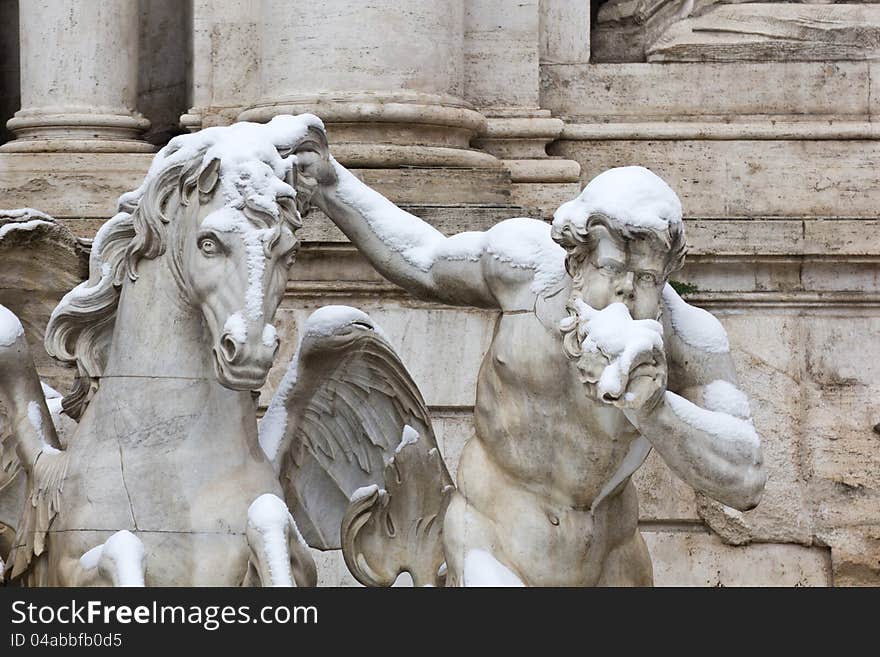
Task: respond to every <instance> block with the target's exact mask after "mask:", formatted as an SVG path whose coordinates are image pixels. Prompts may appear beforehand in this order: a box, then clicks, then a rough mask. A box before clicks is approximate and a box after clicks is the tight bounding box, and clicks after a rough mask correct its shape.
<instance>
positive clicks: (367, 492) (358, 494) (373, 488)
mask: <svg viewBox="0 0 880 657" xmlns="http://www.w3.org/2000/svg"><path fill="white" fill-rule="evenodd" d="M384 492H385V491H384V490H383V491H381V492H380V489H379V486H377V485H376V484H370V485H369V486H361V487H360V488H358V489H356V490H355V491H354V492H353V493H352V494H351V504H354V503H355V502H360V501H361V500H365V499H367V498H368V497H371V496H373V495H375V494H376V493H380V494H381V493H384Z"/></svg>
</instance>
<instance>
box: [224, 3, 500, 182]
mask: <svg viewBox="0 0 880 657" xmlns="http://www.w3.org/2000/svg"><path fill="white" fill-rule="evenodd" d="M463 16H464V0H447V1H445V2H424V1H423V0H369V1H365V0H324V1H323V2H320V3H306V2H289V1H287V0H263V1H262V4H261V20H262V25H261V58H260V100H259V101H258V102H257V103H254V104H253V105H251V106H250V107H248V108H247V109H245V111H243V112H242V113H241V114H240V115H239V118H240V119H244V120H251V121H265V120H268V119H269V118H271V117H272V116H274V115H276V114H280V113H287V112H289V113H298V112H304V111H309V112H314V113H315V114H317V115H319V116H320V117H321V118H322V119H323V120H324V122H325V123H326V124H327V129H328V133H329V136H330V139H331V142H332V143H333V152H334V155H335V156H336V157H337V158H338V159H339V160H340V161H341V162H343V163H345V164H347V165H348V166H352V167H359V168H393V167H399V166H426V167H437V166H439V167H443V166H446V167H496V168H497V167H499V166H500V165H499V162H498V160H497V159H496V158H495V157H493V156H492V155H489V154H487V153H482V152H479V151H476V150H471V149H470V148H469V144H470V140H471V138H472V137H474V136H475V135H477V134H479V133H481V132H483V131H484V130H485V125H486V120H485V118H484V117H483V115H482V114H480V113H479V112H477V111H475V110H474V108H473V107H472V106H471V105H470V104H468V103H467V102H465V101H464V100H463V99H462V98H463V87H464V61H463V52H462V51H463V48H462V45H463Z"/></svg>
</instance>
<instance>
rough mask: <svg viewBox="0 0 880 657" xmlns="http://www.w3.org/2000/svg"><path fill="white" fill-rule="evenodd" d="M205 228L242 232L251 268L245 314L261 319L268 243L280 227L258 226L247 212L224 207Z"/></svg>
mask: <svg viewBox="0 0 880 657" xmlns="http://www.w3.org/2000/svg"><path fill="white" fill-rule="evenodd" d="M202 228H208V229H211V230H215V231H218V232H222V233H238V234H239V235H241V241H242V243H243V244H244V249H245V254H246V256H247V268H248V285H247V290H246V291H245V314H246V315H247V317H248V318H249V319H251V320H254V321H256V320H258V319H260V318H261V317H262V316H263V273H264V272H265V270H266V250H265V248H264V244H265V243H266V242H268V241H270V240H272V239H273V237H274V236H275V234H276V231H277V228H276V227H270V228H260V227H257V226H255V225H254V224H253V223H252V222H251V221H250V219H248V217H247V215H245V213H244V212H242V211H240V210H237V209H234V208H230V207H223V208H221V209H219V210H215V211H214V212H212V213H211V214H209V215H208V216H207V217H205V218H204V220H203V221H202Z"/></svg>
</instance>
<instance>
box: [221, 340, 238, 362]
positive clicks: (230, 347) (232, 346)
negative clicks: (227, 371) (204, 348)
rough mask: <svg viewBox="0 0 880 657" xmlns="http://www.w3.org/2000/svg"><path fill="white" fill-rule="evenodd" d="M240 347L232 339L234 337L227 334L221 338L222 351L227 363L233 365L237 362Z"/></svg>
mask: <svg viewBox="0 0 880 657" xmlns="http://www.w3.org/2000/svg"><path fill="white" fill-rule="evenodd" d="M238 347H239V345H238V343H237V342H236V341H235V340H233V339H232V336H230V335H228V334H227V335H224V336H223V337H222V338H220V351H221V352H222V353H223V359H224V360H225V361H226V362H228V363H231V362H233V361H234V360H235V357H236V356H237V355H238Z"/></svg>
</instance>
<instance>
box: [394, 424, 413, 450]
mask: <svg viewBox="0 0 880 657" xmlns="http://www.w3.org/2000/svg"><path fill="white" fill-rule="evenodd" d="M417 442H419V432H418V431H416V430H415V429H413V428H412V427H411V426H409V425H408V424H407V425H406V426H404V427H403V433H402V435H401V438H400V444H399V445H398V446H397V447H395V448H394V453H395V454H400V452H401V451H402V450H403V448H404V447H406V446H407V445H415V444H416V443H417Z"/></svg>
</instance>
